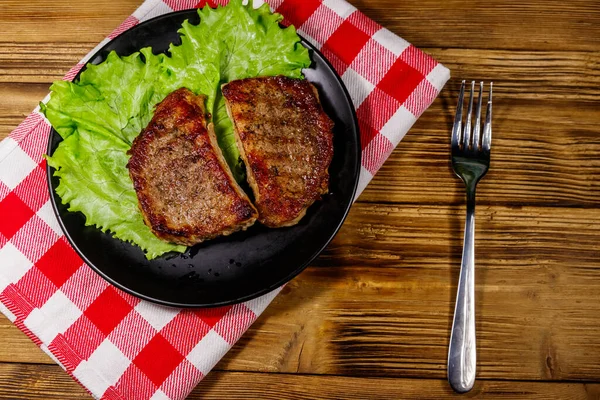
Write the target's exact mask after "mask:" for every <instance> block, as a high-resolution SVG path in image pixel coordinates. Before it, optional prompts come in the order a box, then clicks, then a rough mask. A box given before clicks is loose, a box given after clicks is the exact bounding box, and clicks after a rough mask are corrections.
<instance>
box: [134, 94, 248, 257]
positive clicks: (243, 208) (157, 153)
mask: <svg viewBox="0 0 600 400" xmlns="http://www.w3.org/2000/svg"><path fill="white" fill-rule="evenodd" d="M205 100H206V98H205V96H196V95H194V94H193V93H192V92H191V91H189V90H188V89H185V88H181V89H178V90H176V91H174V92H172V93H171V94H169V95H168V96H167V97H166V98H165V99H164V100H163V101H162V102H161V103H160V104H158V105H157V106H156V111H155V114H154V117H153V118H152V121H150V124H149V125H148V126H147V127H146V129H144V130H143V131H142V133H141V134H140V135H139V136H138V137H136V138H135V140H134V141H133V145H132V146H131V149H130V150H129V154H130V155H131V158H130V159H129V163H128V164H127V167H128V168H129V175H130V176H131V180H132V181H133V185H134V188H135V191H136V193H137V197H138V201H139V207H140V210H141V212H142V215H143V217H144V222H145V223H146V225H148V226H149V227H150V229H151V230H152V232H153V233H154V234H155V235H156V236H157V237H159V238H161V239H164V240H167V241H169V242H174V243H179V244H183V245H188V246H191V245H193V244H196V243H199V242H202V241H203V240H207V239H211V238H214V237H216V236H220V235H228V234H230V233H232V232H235V231H237V230H240V229H246V228H247V227H249V226H250V225H252V224H253V223H254V221H255V220H256V218H257V216H258V213H257V211H256V209H255V208H254V206H253V205H252V204H251V203H250V200H249V199H248V197H247V196H246V194H245V193H244V192H243V191H242V190H241V189H240V187H239V186H238V184H237V183H236V182H235V180H234V179H233V176H232V175H231V172H230V170H229V167H228V166H227V164H226V163H225V160H224V159H223V155H222V154H221V150H220V149H219V146H218V144H217V140H216V137H215V134H214V131H213V126H212V124H209V125H208V126H207V119H208V118H210V116H209V115H207V112H206V109H205V106H204V102H205Z"/></svg>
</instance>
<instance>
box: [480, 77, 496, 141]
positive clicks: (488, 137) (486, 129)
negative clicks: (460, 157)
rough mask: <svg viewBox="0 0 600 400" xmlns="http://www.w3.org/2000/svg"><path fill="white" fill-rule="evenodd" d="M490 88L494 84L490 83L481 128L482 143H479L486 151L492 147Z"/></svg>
mask: <svg viewBox="0 0 600 400" xmlns="http://www.w3.org/2000/svg"><path fill="white" fill-rule="evenodd" d="M492 86H494V82H490V94H489V96H488V103H487V111H486V113H485V125H484V126H483V141H482V143H481V146H482V148H483V149H484V150H486V151H490V148H491V146H492Z"/></svg>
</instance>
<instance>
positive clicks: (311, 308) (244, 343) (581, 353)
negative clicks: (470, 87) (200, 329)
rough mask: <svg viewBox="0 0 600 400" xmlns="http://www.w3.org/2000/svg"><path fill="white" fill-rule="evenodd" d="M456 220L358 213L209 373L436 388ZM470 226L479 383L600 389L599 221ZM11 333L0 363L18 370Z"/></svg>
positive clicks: (566, 217)
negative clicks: (584, 384)
mask: <svg viewBox="0 0 600 400" xmlns="http://www.w3.org/2000/svg"><path fill="white" fill-rule="evenodd" d="M463 218H464V217H463V209H462V207H441V206H429V207H428V206H423V207H417V206H396V205H394V206H392V205H387V206H386V205H378V206H374V205H371V204H356V205H355V207H354V208H353V210H352V212H351V216H350V217H349V218H348V220H347V222H346V224H345V225H344V227H343V228H342V230H341V231H340V233H339V234H338V236H337V237H336V239H335V240H334V242H333V243H332V244H331V245H330V246H329V247H328V249H327V250H326V251H325V253H324V254H323V255H322V256H321V257H320V258H319V259H318V260H317V261H316V262H315V263H314V266H313V267H312V268H309V269H307V270H306V271H305V272H304V273H302V274H301V275H300V276H299V277H298V278H296V279H294V280H293V281H292V282H290V283H289V284H288V286H286V288H285V289H284V291H283V292H282V294H280V295H279V296H278V297H277V298H276V299H275V300H274V302H273V304H272V305H271V306H270V307H269V308H268V309H267V311H266V312H265V313H264V314H263V315H262V316H261V317H260V318H259V320H258V321H257V322H256V323H255V324H254V325H253V326H252V327H251V328H250V330H249V331H248V332H247V333H246V334H245V335H244V336H243V337H242V339H241V340H240V342H239V343H238V344H236V345H235V346H234V348H233V349H232V350H231V351H230V352H229V353H228V354H227V355H226V356H225V358H224V359H223V360H222V361H221V363H220V364H219V365H218V366H217V368H218V369H221V370H228V371H267V372H286V373H296V372H298V373H307V374H328V375H331V374H333V375H346V376H371V377H428V378H438V379H443V378H444V377H445V371H446V357H447V346H448V337H449V332H450V325H451V318H452V313H453V307H454V296H455V291H456V283H457V280H458V266H459V264H460V252H461V238H462V224H463ZM477 218H478V221H477V228H478V229H477V256H478V258H477V329H478V336H477V338H478V352H479V353H478V356H479V357H478V376H479V377H480V378H485V379H515V380H517V379H518V380H566V379H568V380H588V381H597V380H600V364H599V363H598V354H600V337H599V336H598V335H597V334H596V333H597V332H598V331H599V330H600V303H599V302H598V301H597V294H598V293H600V269H598V265H599V261H600V248H598V246H597V240H598V236H599V233H600V213H598V212H597V210H590V209H568V208H566V209H558V210H556V209H552V208H537V207H522V208H513V207H488V206H485V207H480V208H479V209H478V214H477ZM532 227H535V229H532ZM565 249H568V250H569V251H565ZM8 325H9V322H8V321H6V320H5V319H2V322H1V323H0V326H1V327H2V333H3V337H6V338H10V341H9V342H10V343H11V344H10V345H9V344H7V342H6V341H3V342H0V361H4V362H6V361H15V362H29V361H30V360H31V357H32V355H31V354H29V353H26V352H25V351H23V349H24V347H23V346H24V345H15V344H16V343H18V342H19V341H28V339H27V338H26V337H25V336H24V335H23V334H21V333H20V332H18V331H17V329H16V328H11V327H8ZM44 359H45V358H44ZM45 360H46V362H48V360H47V359H45ZM36 362H44V361H43V360H41V359H39V360H36Z"/></svg>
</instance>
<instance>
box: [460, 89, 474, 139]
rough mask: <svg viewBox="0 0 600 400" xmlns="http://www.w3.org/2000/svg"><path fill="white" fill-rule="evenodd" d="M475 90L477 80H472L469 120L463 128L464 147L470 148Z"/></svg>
mask: <svg viewBox="0 0 600 400" xmlns="http://www.w3.org/2000/svg"><path fill="white" fill-rule="evenodd" d="M474 91H475V81H471V95H470V96H469V109H468V111H467V122H466V123H465V128H464V130H463V138H462V139H463V149H468V148H469V144H470V143H471V114H472V113H473V92H474Z"/></svg>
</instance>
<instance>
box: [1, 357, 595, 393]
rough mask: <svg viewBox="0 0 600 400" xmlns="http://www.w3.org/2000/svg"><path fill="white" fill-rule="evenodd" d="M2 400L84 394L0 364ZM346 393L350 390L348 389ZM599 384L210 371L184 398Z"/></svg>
mask: <svg viewBox="0 0 600 400" xmlns="http://www.w3.org/2000/svg"><path fill="white" fill-rule="evenodd" d="M0 381H2V382H5V384H3V385H0V397H1V398H3V399H13V398H18V399H31V400H33V399H40V400H41V399H44V400H51V399H61V400H63V399H64V400H67V399H82V398H88V395H87V393H86V392H85V390H84V389H83V388H82V387H81V386H79V385H78V384H77V383H75V381H74V380H72V379H71V377H69V376H68V375H67V374H66V373H65V372H64V371H63V370H62V369H60V367H58V366H50V365H23V364H0ZM350 388H351V389H350ZM598 396H600V385H599V384H584V383H540V382H512V381H484V380H479V381H477V382H476V384H475V387H474V388H473V390H472V391H471V392H470V393H469V394H467V395H462V396H461V395H457V394H455V393H453V392H452V391H451V389H450V388H449V386H448V383H447V382H446V381H445V380H431V379H385V378H379V379H373V378H352V377H342V376H311V375H308V376H307V375H288V374H267V373H247V372H217V371H215V372H212V373H210V374H209V375H208V376H207V377H206V378H204V380H203V381H201V382H200V384H198V386H196V388H195V389H194V390H193V391H192V393H191V394H190V395H189V396H188V400H193V399H219V400H221V399H259V398H260V399H265V400H267V399H277V400H279V399H284V398H285V399H302V400H309V399H323V400H325V399H340V398H344V399H348V400H352V399H372V398H378V399H399V398H410V399H431V398H435V399H443V398H459V397H468V398H473V397H477V398H485V399H506V398H510V399H543V400H547V399H564V400H566V399H569V400H578V399H582V400H583V399H597V398H598Z"/></svg>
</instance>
